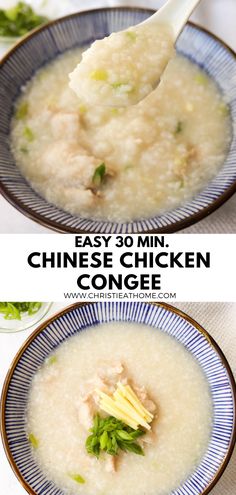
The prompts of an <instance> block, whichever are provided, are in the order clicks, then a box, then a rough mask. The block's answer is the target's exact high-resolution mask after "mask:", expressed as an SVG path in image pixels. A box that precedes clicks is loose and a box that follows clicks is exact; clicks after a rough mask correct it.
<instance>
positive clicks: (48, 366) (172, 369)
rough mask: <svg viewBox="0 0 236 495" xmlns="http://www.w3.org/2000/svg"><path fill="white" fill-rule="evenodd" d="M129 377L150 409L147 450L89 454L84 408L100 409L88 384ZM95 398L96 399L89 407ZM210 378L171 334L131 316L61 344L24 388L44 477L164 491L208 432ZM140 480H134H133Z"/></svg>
mask: <svg viewBox="0 0 236 495" xmlns="http://www.w3.org/2000/svg"><path fill="white" fill-rule="evenodd" d="M127 380H128V383H129V384H130V385H132V387H133V389H134V390H135V392H136V393H137V395H139V398H140V400H142V403H143V404H144V405H145V407H146V408H147V409H148V410H149V411H152V416H153V420H152V422H151V423H150V426H151V430H150V429H149V430H147V432H146V434H145V435H144V436H143V437H140V439H138V442H139V445H142V449H143V453H144V455H135V453H133V452H126V453H125V452H123V451H120V452H119V455H118V456H117V459H116V466H115V469H114V466H110V464H109V461H111V459H112V456H110V455H108V454H104V455H101V456H100V457H99V458H96V457H95V456H93V455H90V454H89V453H88V452H87V450H86V447H85V442H86V439H87V437H88V435H90V434H91V433H90V432H89V428H90V426H91V424H90V422H89V416H88V413H92V414H96V413H97V412H99V414H105V413H104V412H103V411H102V410H101V409H100V407H99V404H98V403H97V405H96V402H95V403H93V409H92V411H91V410H90V411H89V409H87V412H86V409H85V408H81V406H82V405H84V404H85V403H86V401H87V403H88V404H89V405H90V407H92V406H91V402H89V401H90V399H91V390H94V389H96V391H97V389H98V388H99V389H101V387H102V383H103V385H104V383H105V384H106V386H107V387H108V388H107V390H108V392H107V393H108V394H110V395H111V393H112V392H113V388H115V383H116V382H117V381H118V382H119V383H120V382H122V383H127ZM94 404H95V406H94ZM211 424H212V401H211V396H210V390H209V388H208V383H207V380H206V378H205V376H204V374H203V372H202V370H201V368H200V366H199V364H198V363H197V361H196V360H195V359H194V358H193V357H192V355H191V354H190V353H188V351H186V349H185V348H184V347H183V346H182V344H179V343H178V342H177V341H176V340H175V339H173V338H172V337H170V336H169V335H167V334H165V333H163V332H161V331H159V330H154V329H152V328H151V327H148V326H145V325H140V324H135V323H109V324H103V325H99V326H96V327H93V328H90V329H88V330H85V331H82V332H81V333H79V334H78V335H76V336H73V337H71V338H70V339H68V340H67V341H65V342H64V343H62V344H61V345H60V346H59V347H58V348H57V349H56V351H55V353H54V354H52V355H51V356H49V358H48V359H47V360H46V361H45V363H44V364H43V365H42V366H41V368H40V369H39V370H38V371H37V373H36V375H35V377H34V379H33V382H32V386H31V390H30V393H29V402H28V411H27V424H26V428H27V434H28V436H29V438H30V439H31V442H32V444H33V447H32V448H33V452H34V456H35V458H36V461H37V463H38V464H39V466H40V467H41V469H42V470H43V471H44V472H45V474H46V476H47V477H48V478H49V479H51V480H53V481H54V482H55V483H56V485H58V486H59V487H60V488H61V489H63V490H64V491H65V492H66V493H69V494H73V495H75V494H78V495H79V494H83V495H110V494H111V493H112V494H113V495H120V494H121V493H122V494H124V495H126V494H127V495H143V494H144V493H145V494H147V495H168V494H170V492H171V490H173V489H175V488H177V487H178V486H179V485H180V484H181V483H182V482H184V481H185V480H186V478H187V477H188V476H189V475H190V474H191V473H192V472H193V470H194V469H195V468H196V466H197V465H198V463H199V462H200V460H201V458H202V457H203V455H204V453H205V452H206V449H207V446H208V442H209V439H210V433H211ZM136 480H137V481H136Z"/></svg>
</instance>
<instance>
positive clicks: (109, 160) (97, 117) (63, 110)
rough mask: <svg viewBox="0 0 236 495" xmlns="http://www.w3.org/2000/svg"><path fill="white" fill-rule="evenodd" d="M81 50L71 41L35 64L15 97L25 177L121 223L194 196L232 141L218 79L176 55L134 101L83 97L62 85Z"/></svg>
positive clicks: (57, 199) (48, 193) (16, 147)
mask: <svg viewBox="0 0 236 495" xmlns="http://www.w3.org/2000/svg"><path fill="white" fill-rule="evenodd" d="M80 57H81V52H80V51H78V50H73V51H70V52H68V53H66V54H63V55H62V56H60V57H58V58H57V59H56V60H55V61H53V62H51V63H50V64H48V65H47V66H45V67H44V68H42V69H41V70H39V71H38V72H37V73H36V75H35V77H34V78H33V79H32V80H31V81H30V82H29V83H28V84H27V85H26V87H25V88H24V89H23V91H22V95H21V96H20V98H19V100H18V101H17V105H16V111H15V115H14V117H13V120H12V132H11V145H12V151H13V154H14V156H15V159H16V163H17V165H18V167H19V168H20V170H21V172H22V174H23V175H24V176H25V178H26V179H27V181H28V182H29V183H30V184H31V185H32V187H33V188H34V189H35V190H36V191H37V192H38V193H39V194H40V195H42V196H43V197H44V198H46V200H47V201H49V202H50V203H53V204H55V205H56V206H58V207H60V208H62V209H63V210H65V211H67V212H70V213H72V214H74V215H78V216H82V217H87V218H94V219H102V220H108V221H117V222H122V221H132V220H135V219H141V218H150V217H152V216H155V215H157V214H160V213H163V212H165V211H168V210H171V209H173V208H175V207H177V206H180V205H183V204H184V203H185V202H186V201H187V200H190V199H192V198H193V197H194V196H195V195H196V194H197V193H199V192H200V191H201V190H202V189H203V188H204V187H205V186H206V185H207V183H208V182H209V181H210V180H211V179H213V178H214V177H215V176H216V174H217V173H218V171H219V169H220V167H221V166H222V164H223V162H224V159H225V157H226V154H227V151H228V148H229V145H230V141H231V124H230V117H229V109H228V107H227V105H226V103H225V102H224V101H223V99H222V97H221V94H220V92H219V90H218V88H217V87H216V85H215V83H214V82H213V81H212V80H210V78H208V76H207V75H206V74H205V73H204V72H202V71H201V70H200V69H199V68H198V67H197V66H196V65H194V64H193V63H192V62H190V61H189V60H187V59H186V58H184V57H183V56H180V55H177V56H175V57H174V58H173V59H172V60H171V62H170V63H169V65H168V66H167V68H166V70H165V72H164V75H163V78H162V81H161V83H160V84H159V86H158V88H157V89H156V90H154V91H153V92H152V93H151V94H149V95H148V96H147V97H146V98H145V99H144V100H142V101H141V102H140V103H138V104H137V105H134V106H130V107H125V108H117V107H102V106H92V105H87V104H86V105H85V104H84V102H83V101H82V100H81V101H80V100H79V98H78V97H77V96H76V95H75V93H74V92H73V91H72V89H70V88H69V87H68V74H69V73H70V72H71V71H72V70H73V68H74V67H75V66H76V65H77V63H78V59H79V58H80Z"/></svg>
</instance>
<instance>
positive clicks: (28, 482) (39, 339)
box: [1, 302, 236, 495]
mask: <svg viewBox="0 0 236 495" xmlns="http://www.w3.org/2000/svg"><path fill="white" fill-rule="evenodd" d="M111 321H126V322H130V321H131V322H136V323H142V324H146V325H149V326H151V327H153V331H162V332H165V333H167V334H169V335H170V336H172V337H173V338H174V339H176V340H177V341H178V342H180V343H181V344H182V345H183V346H184V347H185V348H186V349H187V350H188V352H190V353H191V354H192V355H193V356H194V357H195V359H196V360H197V361H198V363H199V365H200V366H201V368H202V370H203V372H204V374H205V376H206V379H207V381H208V384H209V387H210V391H211V395H212V401H213V411H214V413H213V414H214V418H213V424H212V432H211V438H210V442H209V445H208V449H207V452H206V454H205V455H204V457H203V459H202V460H201V462H200V464H199V466H198V467H197V468H196V470H195V471H194V473H193V474H192V475H191V476H189V478H188V479H187V480H186V481H185V482H184V483H183V484H182V486H180V487H178V488H177V489H176V490H174V491H173V492H172V493H171V494H170V495H206V494H207V493H209V491H210V490H211V488H212V487H213V486H214V485H215V483H216V482H217V481H218V480H219V478H220V476H221V475H222V473H223V471H224V469H225V468H226V466H227V463H228V461H229V459H230V456H231V454H232V451H233V448H234V444H235V432H236V430H235V421H236V413H235V407H236V392H235V382H234V378H233V375H232V373H231V371H230V368H229V365H228V363H227V361H226V359H225V357H224V356H223V354H222V352H221V350H220V349H219V347H218V346H217V344H216V343H215V342H214V341H213V340H212V338H211V337H210V336H209V335H208V334H207V332H205V331H204V330H203V328H202V327H200V325H198V324H197V323H196V322H195V321H194V320H192V319H191V318H190V317H188V316H187V315H185V314H184V313H182V312H180V311H179V310H177V309H175V308H173V307H171V306H168V305H165V304H155V303H140V302H97V303H90V304H86V303H84V304H83V303H82V304H81V303H78V304H75V305H73V306H71V307H69V308H67V309H65V310H64V311H62V312H60V313H58V314H57V315H55V316H53V317H52V318H51V319H50V320H48V321H47V322H44V323H43V324H42V325H41V326H40V327H39V328H38V329H37V330H36V331H35V332H33V334H32V335H31V336H30V338H29V339H28V340H27V341H26V343H25V344H24V345H23V347H22V348H21V350H20V351H19V353H18V354H17V356H16V357H15V360H14V361H13V364H12V366H11V368H10V370H9V373H8V375H7V377H6V381H5V384H4V388H3V394H2V410H1V428H2V438H3V443H4V447H5V451H6V454H7V457H8V459H9V461H10V464H11V466H12V468H13V470H14V471H15V474H16V475H17V476H18V478H19V480H20V482H21V483H22V484H23V486H24V487H25V489H26V490H27V491H28V492H29V493H30V494H31V495H64V494H63V492H62V491H61V490H60V489H59V488H58V487H56V486H55V485H54V484H53V483H52V482H51V481H50V480H48V479H47V478H46V477H45V475H44V474H43V473H42V472H41V471H40V469H39V467H38V466H37V465H36V463H35V460H34V458H33V457H32V450H31V446H30V444H29V441H28V438H27V436H26V433H25V419H24V418H25V411H26V407H27V398H28V393H29V389H30V385H31V381H32V378H33V376H34V374H35V373H36V372H37V370H38V368H39V366H40V365H41V364H42V363H43V362H44V360H45V359H46V358H47V356H48V355H49V353H51V352H52V351H53V350H54V349H55V348H56V347H57V346H58V345H60V344H61V343H62V342H64V341H65V340H66V339H68V338H70V337H71V336H72V335H75V334H77V333H78V332H81V331H83V330H84V329H87V330H88V329H89V327H91V326H94V325H98V324H99V323H106V322H111ZM157 329H159V330H157ZM88 331H89V330H88Z"/></svg>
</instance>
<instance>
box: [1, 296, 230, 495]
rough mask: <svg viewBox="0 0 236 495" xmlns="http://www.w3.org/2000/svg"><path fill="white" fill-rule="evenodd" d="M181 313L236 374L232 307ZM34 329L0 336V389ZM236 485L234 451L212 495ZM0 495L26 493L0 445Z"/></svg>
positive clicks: (191, 307)
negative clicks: (205, 333)
mask: <svg viewBox="0 0 236 495" xmlns="http://www.w3.org/2000/svg"><path fill="white" fill-rule="evenodd" d="M176 306H177V307H179V308H180V309H181V310H182V311H184V312H186V313H187V314H189V315H190V316H192V317H193V318H194V319H195V320H196V321H198V323H200V324H202V326H203V327H204V328H205V329H206V330H208V331H209V332H210V333H211V335H212V336H213V337H214V339H215V340H216V341H217V342H218V344H219V345H220V347H221V348H222V350H223V352H224V353H225V355H226V357H227V359H228V361H229V364H230V365H231V368H232V371H233V372H234V375H236V339H235V332H236V304H233V303H226V304H225V303H222V304H216V303H179V304H176ZM63 307H65V304H64V303H54V304H53V306H52V308H51V309H50V311H49V313H48V315H47V316H46V318H48V316H50V315H51V314H54V313H56V312H57V311H59V310H60V309H62V308H63ZM33 330H34V327H32V328H31V329H29V330H26V331H23V332H19V333H13V334H11V335H9V334H8V335H7V334H3V333H2V334H1V333H0V389H1V387H2V384H3V381H4V378H5V375H6V373H7V370H8V368H9V366H10V364H11V362H12V360H13V358H14V356H15V354H16V352H17V351H18V349H19V347H20V346H21V345H22V344H23V342H24V341H25V340H26V338H27V337H28V336H29V335H30V333H31V332H32V331H33ZM235 486H236V451H235V452H234V455H233V457H232V459H231V461H230V464H229V466H228V468H227V470H226V471H225V473H224V475H223V477H222V478H221V480H220V482H219V483H218V484H217V486H216V487H215V488H214V489H213V491H212V495H235ZM0 494H1V495H25V494H26V492H25V490H24V489H23V488H22V486H21V485H20V483H19V482H18V480H17V479H16V477H15V475H14V473H13V472H12V470H11V468H10V466H9V464H8V461H7V459H6V457H5V454H4V451H3V447H2V444H1V442H0Z"/></svg>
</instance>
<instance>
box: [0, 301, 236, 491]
mask: <svg viewBox="0 0 236 495" xmlns="http://www.w3.org/2000/svg"><path fill="white" fill-rule="evenodd" d="M112 302H114V301H110V303H112ZM143 303H144V304H148V305H152V306H159V307H161V308H163V309H165V310H166V311H170V312H172V313H174V314H176V315H178V316H180V317H181V318H183V319H185V320H186V321H187V322H188V323H190V324H191V325H193V326H194V327H195V328H196V329H197V330H198V331H199V332H200V333H201V334H202V335H203V336H204V337H205V339H207V341H208V343H209V344H210V345H211V347H213V349H214V350H215V352H216V353H217V355H218V356H219V358H220V360H221V362H222V364H223V366H224V367H225V369H226V371H227V375H228V378H229V382H230V385H231V389H232V397H233V403H234V418H233V429H232V433H231V438H230V443H229V448H228V451H227V453H226V455H225V458H224V460H223V462H222V464H221V466H220V467H219V469H218V471H217V472H216V474H215V476H214V478H212V480H211V481H210V482H209V484H208V486H207V487H206V488H205V490H204V491H203V492H202V493H201V495H207V494H208V493H209V492H210V491H211V490H212V488H213V487H214V486H215V485H216V483H217V482H218V481H219V479H220V478H221V476H222V475H223V473H224V471H225V469H226V467H227V465H228V463H229V461H230V458H231V456H232V454H233V450H234V447H235V443H236V383H235V379H234V376H233V372H232V370H231V367H230V365H229V363H228V361H227V359H226V357H225V355H224V353H223V351H222V350H221V348H220V347H219V345H218V344H217V342H216V341H215V340H214V338H213V337H212V336H211V335H210V334H209V332H208V331H207V330H205V328H203V327H202V325H200V324H199V323H198V322H197V321H196V320H194V319H193V318H192V317H191V316H189V315H188V314H186V313H185V312H183V311H182V310H180V309H178V308H176V307H175V306H172V305H170V304H167V303H157V302H149V301H143ZM94 304H96V302H77V303H74V304H71V305H69V306H67V307H66V308H64V309H62V310H59V311H58V312H56V313H55V314H54V315H52V316H51V317H50V318H48V319H47V320H45V321H44V322H43V323H41V324H40V325H39V326H38V327H37V328H36V329H35V330H34V331H33V332H32V333H31V335H30V336H29V337H28V338H27V339H26V340H25V342H24V343H23V345H22V346H21V347H20V349H19V350H18V352H17V353H16V355H15V357H14V359H13V361H12V363H11V365H10V367H9V370H8V372H7V375H6V378H5V380H4V383H3V388H2V393H1V410H0V431H1V438H2V443H3V447H4V451H5V454H6V457H7V459H8V462H9V464H10V466H11V468H12V470H13V472H14V474H15V476H16V477H17V478H18V480H19V481H20V483H21V485H22V486H23V488H24V489H25V490H26V491H27V492H28V493H29V494H30V495H38V494H37V493H36V492H35V491H34V490H33V489H32V488H31V487H30V485H29V484H28V483H27V482H26V481H25V479H24V477H23V476H22V474H21V473H20V471H19V469H18V467H17V465H16V463H15V460H14V457H13V455H12V454H11V450H10V447H9V444H8V439H7V434H6V423H5V407H6V399H7V393H8V388H9V385H10V381H11V378H12V375H13V373H14V371H15V368H16V366H17V364H18V362H19V360H20V359H21V357H22V355H23V353H24V352H25V350H26V349H27V348H28V346H29V345H30V344H31V343H32V342H33V341H34V339H35V337H37V335H39V334H40V333H41V332H42V331H43V330H44V329H45V328H46V327H47V326H48V325H50V324H51V323H52V322H54V321H55V320H57V319H58V318H59V317H61V316H63V315H65V314H67V313H70V312H71V311H73V310H75V309H77V308H79V307H83V306H91V305H94Z"/></svg>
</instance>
